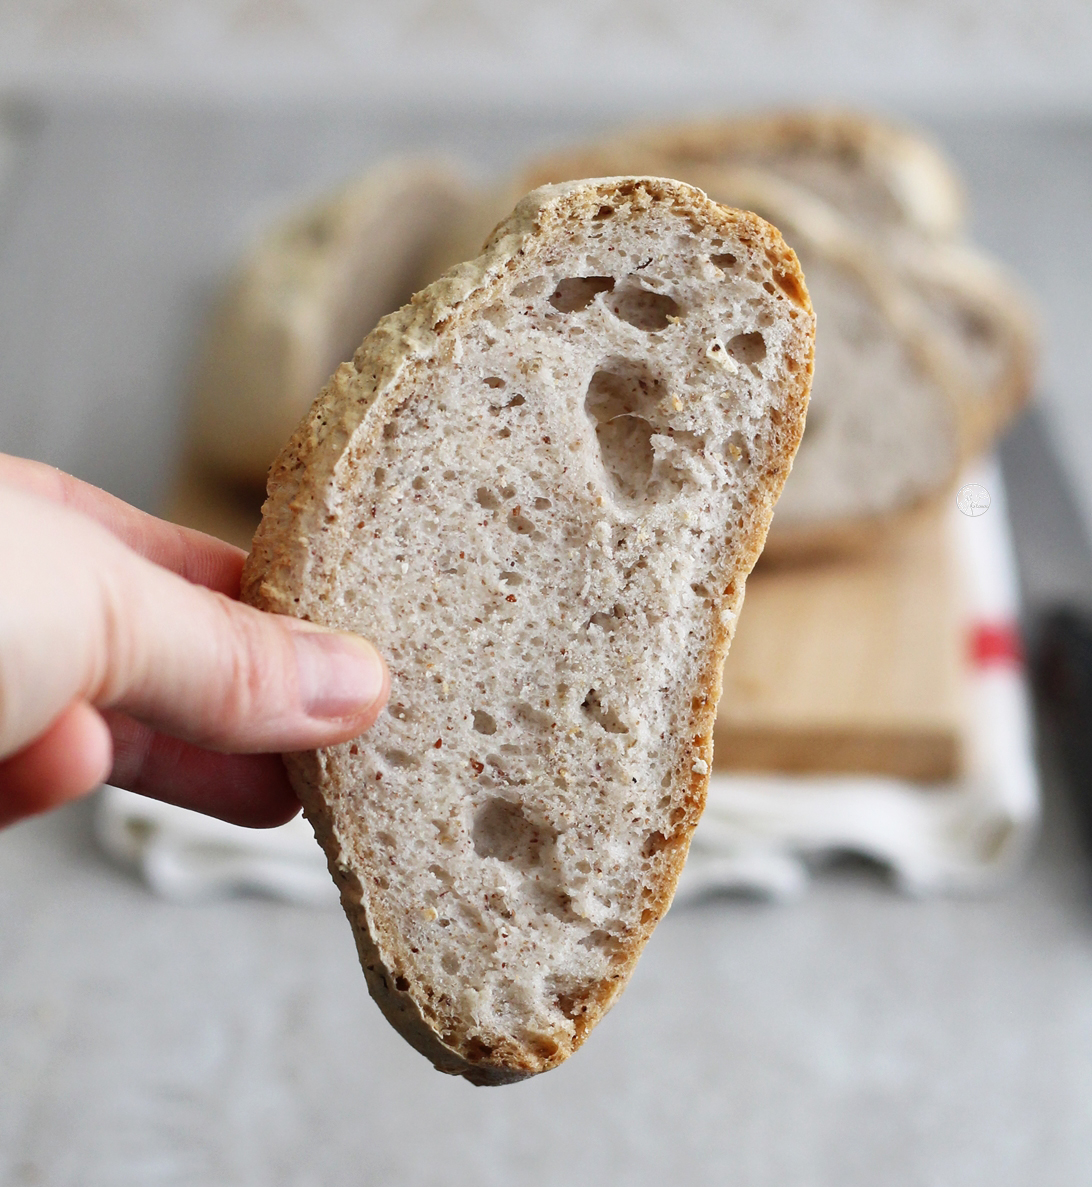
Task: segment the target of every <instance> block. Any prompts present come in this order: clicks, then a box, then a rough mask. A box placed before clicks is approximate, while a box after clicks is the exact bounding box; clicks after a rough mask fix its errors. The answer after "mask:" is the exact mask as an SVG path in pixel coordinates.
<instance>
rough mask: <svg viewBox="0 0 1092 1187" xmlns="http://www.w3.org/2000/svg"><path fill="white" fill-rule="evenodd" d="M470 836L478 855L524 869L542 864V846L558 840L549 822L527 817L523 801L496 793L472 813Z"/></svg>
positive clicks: (544, 846)
mask: <svg viewBox="0 0 1092 1187" xmlns="http://www.w3.org/2000/svg"><path fill="white" fill-rule="evenodd" d="M470 836H471V840H472V841H473V843H474V852H475V853H476V854H477V855H478V856H479V857H492V858H495V859H496V860H497V861H503V862H511V863H512V864H513V865H514V866H516V867H517V868H519V869H525V870H526V869H533V868H534V867H535V866H537V865H539V864H541V861H542V850H543V848H546V847H548V846H551V845H553V844H554V842H555V841H556V840H557V833H556V832H555V831H554V830H553V829H552V828H550V827H549V826H548V825H544V824H536V823H535V822H534V821H532V820H530V819H528V817H527V815H526V813H525V812H524V810H523V805H522V804H518V803H512V802H510V801H509V800H504V799H501V798H500V797H499V796H494V797H493V798H492V799H488V800H486V801H485V803H484V804H482V806H481V807H480V808H479V809H478V810H477V812H476V813H475V814H474V825H473V827H472V829H471V830H470Z"/></svg>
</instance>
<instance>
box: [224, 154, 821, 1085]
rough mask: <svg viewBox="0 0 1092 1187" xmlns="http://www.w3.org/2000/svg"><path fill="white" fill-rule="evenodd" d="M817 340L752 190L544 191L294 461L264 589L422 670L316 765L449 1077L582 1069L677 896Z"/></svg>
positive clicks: (385, 944)
mask: <svg viewBox="0 0 1092 1187" xmlns="http://www.w3.org/2000/svg"><path fill="white" fill-rule="evenodd" d="M813 334H814V317H813V314H812V311H811V305H810V302H809V299H808V295H807V292H806V290H805V287H804V282H803V276H802V274H801V272H800V269H799V266H798V264H797V261H796V258H795V256H794V254H793V252H792V251H791V250H790V249H789V248H787V247H786V245H785V243H784V242H783V240H782V238H781V236H780V234H779V233H778V232H777V231H776V230H775V229H774V228H773V227H771V226H770V225H768V224H767V223H765V222H764V221H763V220H761V219H760V218H758V217H756V216H755V215H751V214H745V213H742V212H740V211H737V210H730V209H726V208H724V207H721V206H718V205H716V204H715V203H713V202H711V201H709V199H707V198H706V197H705V195H704V194H703V193H701V192H700V191H698V190H695V189H693V188H691V187H690V186H687V185H683V184H680V183H678V182H674V181H666V180H661V179H655V178H636V179H634V178H614V179H606V180H598V181H583V182H579V183H572V184H566V185H559V186H551V187H544V188H542V189H540V190H538V191H536V192H534V193H532V194H530V195H529V196H528V197H527V198H525V199H524V200H523V201H522V202H520V204H519V206H518V207H517V208H516V210H515V212H514V213H513V214H512V216H511V217H510V218H509V219H508V220H507V221H506V222H505V223H503V224H502V225H501V226H500V227H499V228H498V229H497V231H496V232H495V233H494V235H493V236H492V238H491V239H490V241H489V243H488V244H487V245H486V249H485V252H484V254H483V255H482V256H480V257H479V258H478V259H476V260H474V261H472V262H470V263H467V264H463V265H461V266H459V267H457V268H455V269H453V270H452V271H451V272H449V273H447V274H446V275H445V276H444V277H442V278H441V279H440V280H438V281H436V282H435V283H434V284H432V285H430V286H429V287H428V288H426V289H425V290H424V291H423V292H420V293H418V294H417V295H416V296H415V297H414V299H413V301H412V302H411V304H409V305H408V306H406V307H405V308H404V309H402V310H400V311H399V312H397V313H395V314H392V315H391V316H389V317H386V318H384V319H383V321H381V322H380V324H379V325H378V326H377V327H376V329H375V330H374V331H373V332H372V333H371V334H370V335H369V336H368V338H367V339H366V340H365V342H364V344H363V345H362V346H361V347H360V349H359V350H358V351H357V352H356V355H355V357H354V359H353V361H352V363H346V364H344V365H342V366H341V367H340V368H339V369H338V370H337V372H336V373H335V374H334V376H333V378H332V380H331V381H330V383H329V385H328V386H327V387H326V388H325V390H324V391H323V392H322V393H321V395H320V397H319V399H318V400H317V401H316V403H315V405H314V407H313V408H312V410H311V413H310V415H309V416H308V417H307V418H306V419H305V421H304V422H303V423H302V424H301V426H300V427H299V429H298V430H297V432H296V435H295V436H294V437H293V438H292V440H291V442H290V443H289V445H288V446H287V448H286V449H285V451H284V452H283V453H282V455H281V457H280V459H279V460H278V462H277V463H276V465H275V466H274V468H273V470H272V473H271V476H270V482H269V499H268V501H267V503H266V507H265V512H264V519H263V522H262V525H261V527H260V529H259V531H258V533H257V535H256V537H255V540H254V547H253V551H252V553H251V555H250V559H249V561H248V563H247V567H246V571H245V574H244V582H243V596H244V597H245V598H246V599H247V600H248V601H250V602H251V603H252V604H254V605H257V606H260V607H262V608H264V609H267V610H272V611H276V612H279V613H286V614H294V615H297V616H300V617H303V618H307V619H310V620H312V621H316V622H322V623H325V624H328V625H331V626H336V627H339V628H343V629H348V630H353V631H358V632H360V633H362V634H365V635H367V636H369V637H370V638H371V639H373V640H374V641H375V642H376V643H377V644H378V645H379V647H380V648H381V650H382V651H383V653H384V654H385V655H386V657H387V660H388V663H389V665H390V669H391V676H392V692H391V700H390V704H389V706H388V709H387V710H386V711H385V712H384V713H383V714H382V715H381V717H380V719H379V721H378V722H377V723H376V725H375V726H374V727H373V728H372V729H371V730H370V731H369V732H368V733H367V734H366V735H364V736H362V737H360V738H358V739H357V740H356V741H354V742H352V743H349V744H345V745H342V746H336V747H332V748H330V749H328V750H324V751H320V752H317V753H305V754H295V755H288V756H286V762H287V765H288V769H289V772H290V774H291V777H292V781H293V785H294V786H295V787H296V789H297V791H298V793H299V795H300V798H301V800H302V801H303V804H304V807H305V810H306V812H307V815H308V817H309V818H310V820H311V821H312V823H313V825H314V827H315V831H316V834H317V836H318V837H319V839H320V840H321V842H322V844H323V846H324V848H325V849H326V852H327V854H328V857H329V862H330V869H331V873H332V874H333V877H334V879H335V881H336V882H337V883H338V885H339V887H340V889H341V894H342V902H343V904H344V907H345V911H346V914H347V915H348V917H349V920H350V922H351V923H352V926H353V929H354V932H355V935H356V940H357V945H358V949H359V954H360V959H361V963H362V965H363V968H364V973H365V976H366V978H367V981H368V986H369V988H370V990H371V992H372V994H373V996H374V997H375V999H376V1000H377V1002H378V1003H379V1005H380V1006H381V1008H382V1009H383V1011H384V1013H385V1014H386V1016H387V1017H388V1019H389V1020H390V1021H391V1022H392V1023H393V1024H394V1026H396V1027H397V1028H398V1029H399V1030H400V1031H401V1033H402V1034H403V1035H404V1036H405V1037H406V1038H407V1039H408V1040H409V1041H410V1042H411V1043H412V1044H413V1045H414V1046H415V1047H416V1048H417V1049H418V1050H420V1051H421V1052H422V1053H424V1054H425V1055H426V1056H427V1057H428V1058H429V1059H431V1060H432V1061H433V1063H434V1064H435V1065H436V1067H438V1068H439V1069H440V1070H442V1071H445V1072H451V1073H454V1074H459V1075H463V1076H465V1077H466V1078H467V1079H469V1080H471V1081H473V1082H474V1083H477V1084H503V1083H508V1082H511V1081H515V1080H519V1079H522V1078H524V1077H526V1076H529V1075H532V1074H534V1073H537V1072H541V1071H544V1070H546V1069H548V1068H551V1067H554V1066H555V1065H557V1064H558V1063H560V1062H561V1061H562V1060H564V1059H565V1058H566V1057H567V1056H568V1055H569V1054H571V1053H572V1051H574V1050H575V1049H576V1048H577V1047H578V1046H579V1045H580V1043H581V1042H582V1041H583V1039H584V1038H585V1037H586V1035H587V1033H588V1031H589V1030H590V1029H591V1027H592V1026H593V1025H594V1024H595V1022H596V1021H597V1020H598V1019H599V1018H600V1017H601V1015H602V1014H603V1013H604V1012H605V1011H606V1010H607V1009H608V1007H609V1006H610V1005H611V1003H612V1002H613V1001H614V999H615V998H616V997H617V995H618V993H619V992H620V990H621V989H622V987H623V985H624V984H625V981H626V979H627V978H628V976H629V974H630V972H631V971H632V969H633V967H634V964H635V962H636V960H637V957H638V955H639V953H640V951H641V949H642V947H643V945H644V943H645V941H646V940H647V939H648V937H649V935H650V933H651V932H652V929H653V928H654V926H655V924H656V922H657V921H658V920H659V919H660V917H661V916H662V915H663V913H664V911H665V910H666V909H667V907H668V904H669V903H670V900H671V896H672V893H673V890H674V886H675V882H676V880H677V878H678V875H679V872H680V870H681V868H682V864H683V861H684V860H685V857H686V852H687V848H688V845H689V841H690V836H691V833H692V831H693V829H694V826H695V825H696V823H697V820H698V817H699V815H700V813H701V810H702V806H703V803H704V798H705V790H706V785H707V778H708V771H709V767H710V764H711V760H712V751H711V745H712V742H711V738H712V726H713V719H714V715H715V711H716V705H717V700H718V697H719V694H720V685H721V670H722V666H723V662H724V658H725V655H726V653H727V650H728V645H729V641H730V639H731V635H732V632H733V629H734V625H735V622H736V618H737V615H738V613H739V609H740V605H741V602H742V598H743V592H744V582H745V580H746V577H747V574H748V572H749V571H750V569H751V566H752V565H753V564H754V562H755V559H756V558H757V556H758V553H759V551H760V550H761V548H762V543H763V538H764V536H765V533H766V529H767V526H768V524H769V521H770V516H771V514H772V511H773V506H774V502H775V500H776V499H777V496H778V494H779V493H780V490H781V486H782V484H783V482H784V480H785V477H786V475H787V474H788V472H789V468H790V466H791V463H792V457H793V453H794V452H795V450H796V447H797V444H798V442H799V440H800V435H801V433H802V431H803V425H804V413H805V407H806V403H807V396H808V388H809V383H810V378H811V370H812V342H813Z"/></svg>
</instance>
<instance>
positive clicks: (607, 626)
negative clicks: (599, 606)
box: [588, 610, 614, 631]
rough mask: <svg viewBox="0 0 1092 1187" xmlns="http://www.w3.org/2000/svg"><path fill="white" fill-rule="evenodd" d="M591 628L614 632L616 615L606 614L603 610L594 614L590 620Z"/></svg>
mask: <svg viewBox="0 0 1092 1187" xmlns="http://www.w3.org/2000/svg"><path fill="white" fill-rule="evenodd" d="M588 625H589V626H597V627H600V628H601V629H602V630H604V631H612V630H614V615H613V614H604V613H603V612H602V611H601V610H600V611H599V612H598V613H597V614H593V615H592V616H591V618H590V619H589V620H588Z"/></svg>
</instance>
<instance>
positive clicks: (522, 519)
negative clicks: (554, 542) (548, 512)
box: [508, 507, 535, 536]
mask: <svg viewBox="0 0 1092 1187" xmlns="http://www.w3.org/2000/svg"><path fill="white" fill-rule="evenodd" d="M508 526H509V527H510V528H511V529H512V531H513V532H515V533H516V535H517V536H530V535H531V534H532V533H533V532H534V530H535V525H534V524H533V523H532V522H531V521H530V520H529V519H528V518H527V517H526V516H525V515H520V513H519V508H518V507H517V508H515V509H514V510H513V511H512V514H511V515H510V516H509V517H508Z"/></svg>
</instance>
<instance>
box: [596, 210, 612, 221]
mask: <svg viewBox="0 0 1092 1187" xmlns="http://www.w3.org/2000/svg"><path fill="white" fill-rule="evenodd" d="M613 214H614V207H613V206H600V207H599V209H598V210H597V211H596V212H595V221H596V222H597V223H598V222H602V221H603V219H605V218H610V217H611V215H613Z"/></svg>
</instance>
